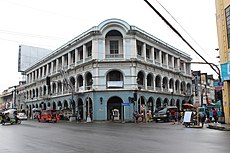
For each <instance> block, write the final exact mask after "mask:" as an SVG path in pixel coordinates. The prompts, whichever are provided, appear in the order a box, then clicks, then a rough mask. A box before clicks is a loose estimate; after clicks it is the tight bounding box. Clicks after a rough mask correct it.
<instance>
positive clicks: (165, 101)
mask: <svg viewBox="0 0 230 153" xmlns="http://www.w3.org/2000/svg"><path fill="white" fill-rule="evenodd" d="M168 102H169V100H168V99H167V98H165V99H164V107H166V106H168V105H169V103H168Z"/></svg>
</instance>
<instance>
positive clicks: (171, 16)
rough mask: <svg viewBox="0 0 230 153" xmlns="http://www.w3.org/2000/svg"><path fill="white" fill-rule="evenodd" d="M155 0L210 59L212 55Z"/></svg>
mask: <svg viewBox="0 0 230 153" xmlns="http://www.w3.org/2000/svg"><path fill="white" fill-rule="evenodd" d="M156 2H157V3H158V4H159V5H160V6H161V7H162V8H163V9H164V10H165V11H166V12H167V13H168V14H169V15H170V16H171V18H172V19H173V20H174V21H175V22H176V23H177V24H178V25H179V26H180V28H181V29H182V30H183V31H184V32H185V33H186V34H187V35H188V36H189V37H190V38H191V39H192V40H193V41H194V42H195V44H196V45H197V46H198V47H200V49H202V50H203V51H204V52H205V53H206V55H208V56H209V57H210V58H211V59H212V60H214V59H213V57H211V56H210V55H209V54H208V53H207V52H206V51H205V50H204V49H203V48H202V47H201V45H200V44H199V43H198V42H197V41H196V40H195V39H194V38H193V37H192V36H191V35H190V34H189V33H188V32H187V31H186V30H185V28H184V27H183V26H182V25H181V24H180V23H179V22H178V21H177V20H176V18H175V17H174V16H173V15H172V14H171V13H170V12H169V11H168V10H167V9H166V8H165V7H164V6H163V5H162V4H161V3H160V2H159V1H158V0H156Z"/></svg>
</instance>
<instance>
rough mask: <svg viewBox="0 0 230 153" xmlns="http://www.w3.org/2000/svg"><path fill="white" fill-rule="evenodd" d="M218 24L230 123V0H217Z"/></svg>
mask: <svg viewBox="0 0 230 153" xmlns="http://www.w3.org/2000/svg"><path fill="white" fill-rule="evenodd" d="M216 23H217V34H218V44H219V54H220V64H221V71H222V81H223V86H224V88H223V91H222V94H223V96H222V97H223V107H224V114H225V122H226V123H230V108H229V107H230V69H229V67H230V0H216ZM223 68H224V69H223ZM225 71H226V73H223V72H225ZM225 78H226V79H225Z"/></svg>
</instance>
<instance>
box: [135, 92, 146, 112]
mask: <svg viewBox="0 0 230 153" xmlns="http://www.w3.org/2000/svg"><path fill="white" fill-rule="evenodd" d="M137 105H138V111H139V113H140V114H141V113H145V97H143V96H141V97H140V98H139V100H138V104H137Z"/></svg>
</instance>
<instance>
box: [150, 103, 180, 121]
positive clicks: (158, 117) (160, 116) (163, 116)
mask: <svg viewBox="0 0 230 153" xmlns="http://www.w3.org/2000/svg"><path fill="white" fill-rule="evenodd" d="M172 109H174V111H175V112H177V107H176V106H166V107H164V108H162V109H159V110H157V111H156V112H155V114H154V120H155V122H159V121H163V122H169V121H170V112H171V110H172Z"/></svg>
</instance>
